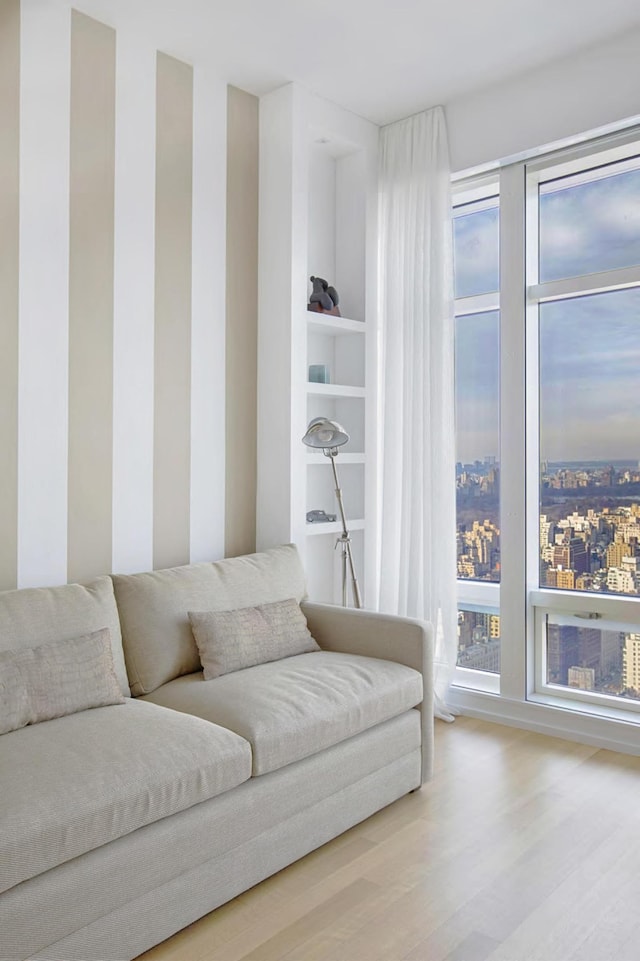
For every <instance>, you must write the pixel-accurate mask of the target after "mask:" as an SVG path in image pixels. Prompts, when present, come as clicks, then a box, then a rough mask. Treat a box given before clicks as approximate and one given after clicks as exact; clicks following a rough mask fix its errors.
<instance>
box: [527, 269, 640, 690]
mask: <svg viewBox="0 0 640 961" xmlns="http://www.w3.org/2000/svg"><path fill="white" fill-rule="evenodd" d="M639 383H640V289H637V288H634V289H630V290H619V291H612V292H608V293H603V294H596V295H592V296H588V297H579V298H572V299H569V300H562V301H556V302H553V303H545V304H541V305H540V457H541V471H540V585H541V586H542V587H557V588H561V589H565V590H576V591H604V592H607V593H616V594H627V595H637V594H638V589H639V586H640V464H639V461H638V458H639V457H640V404H639V403H638V384H639ZM563 683H564V682H563Z"/></svg>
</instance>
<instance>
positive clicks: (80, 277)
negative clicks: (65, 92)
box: [43, 10, 116, 581]
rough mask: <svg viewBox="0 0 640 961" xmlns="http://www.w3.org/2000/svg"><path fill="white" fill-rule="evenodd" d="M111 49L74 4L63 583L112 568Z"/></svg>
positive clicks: (106, 30)
mask: <svg viewBox="0 0 640 961" xmlns="http://www.w3.org/2000/svg"><path fill="white" fill-rule="evenodd" d="M115 53H116V37H115V32H114V31H113V30H112V29H111V28H110V27H107V26H104V25H103V24H101V23H98V22H97V21H96V20H92V19H91V18H89V17H87V16H85V15H84V14H81V13H78V12H77V11H75V10H73V11H72V14H71V139H70V173H69V193H70V199H69V204H70V209H69V480H68V484H69V487H68V490H69V494H68V579H69V580H70V581H74V580H85V579H88V578H90V577H93V576H95V575H97V574H104V573H107V572H108V571H110V570H111V554H112V552H111V541H112V522H111V519H112V458H113V453H112V451H113V414H112V410H113V244H114V212H113V211H114V181H115V159H114V158H115V90H116V87H115ZM43 483H46V478H43Z"/></svg>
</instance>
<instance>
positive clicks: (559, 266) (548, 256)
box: [540, 170, 640, 282]
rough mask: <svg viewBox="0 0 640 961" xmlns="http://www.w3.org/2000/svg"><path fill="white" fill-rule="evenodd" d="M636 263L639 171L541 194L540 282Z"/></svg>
mask: <svg viewBox="0 0 640 961" xmlns="http://www.w3.org/2000/svg"><path fill="white" fill-rule="evenodd" d="M638 263H640V170H629V171H626V172H624V173H619V174H615V175H612V176H608V177H603V178H601V179H598V180H592V181H588V182H586V183H581V184H573V185H572V186H567V187H564V188H563V187H560V188H558V189H554V190H553V191H552V192H550V193H544V188H543V191H542V192H541V196H540V280H541V281H542V282H544V281H549V280H558V279H559V278H562V277H571V276H576V275H579V274H588V273H594V272H597V271H601V270H613V269H616V268H619V267H628V266H631V265H632V264H638Z"/></svg>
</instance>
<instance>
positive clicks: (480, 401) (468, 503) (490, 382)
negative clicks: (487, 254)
mask: <svg viewBox="0 0 640 961" xmlns="http://www.w3.org/2000/svg"><path fill="white" fill-rule="evenodd" d="M455 352H456V355H455V385H456V452H457V456H456V460H457V464H456V505H457V554H458V577H461V578H472V579H474V580H483V581H499V580H500V462H499V445H500V381H499V374H500V328H499V313H498V311H495V310H494V311H487V312H485V313H481V314H468V315H465V316H463V317H456V340H455Z"/></svg>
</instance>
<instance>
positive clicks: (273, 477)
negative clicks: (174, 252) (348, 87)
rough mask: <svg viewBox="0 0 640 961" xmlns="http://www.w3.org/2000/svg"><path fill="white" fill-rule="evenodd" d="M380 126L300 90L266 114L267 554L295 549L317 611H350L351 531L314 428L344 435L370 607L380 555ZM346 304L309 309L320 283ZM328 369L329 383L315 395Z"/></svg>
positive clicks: (261, 379)
mask: <svg viewBox="0 0 640 961" xmlns="http://www.w3.org/2000/svg"><path fill="white" fill-rule="evenodd" d="M377 142H378V129H377V127H376V126H375V125H373V124H370V123H368V122H367V121H365V120H362V119H361V118H359V117H356V116H354V115H353V114H350V113H349V112H348V111H344V110H342V109H340V108H338V107H336V106H335V105H333V104H330V103H328V102H326V101H323V100H321V99H320V98H318V97H315V96H313V95H311V94H309V93H308V92H306V91H304V90H302V89H301V88H299V87H297V86H296V85H294V84H289V85H287V86H286V87H282V88H280V89H279V90H276V91H274V92H273V93H271V94H268V95H267V96H265V97H263V98H262V100H261V105H260V285H259V346H258V503H257V545H258V548H259V549H261V548H264V547H269V546H272V545H274V544H278V543H282V542H284V541H294V542H295V543H296V544H297V545H298V547H299V549H300V551H301V553H302V555H303V560H304V564H305V568H306V571H307V577H308V588H309V596H310V597H311V598H312V599H313V600H319V601H326V602H332V603H339V602H340V597H341V586H340V552H339V551H336V550H335V546H336V538H337V535H339V534H340V533H341V530H342V528H341V525H340V523H339V520H338V521H336V522H332V523H326V522H325V523H315V524H310V523H307V521H306V514H307V512H308V511H310V510H315V509H321V510H324V511H326V512H327V513H328V514H336V515H338V519H339V512H338V505H337V502H336V497H335V489H334V480H333V472H332V470H331V464H330V461H329V459H328V458H327V457H325V456H324V455H323V454H322V453H321V452H314V451H310V450H309V449H308V448H306V447H305V446H304V445H303V444H302V436H303V434H304V433H305V430H306V427H307V424H308V422H309V421H310V420H311V419H312V418H313V417H319V416H323V417H329V418H330V419H332V420H337V421H338V422H339V423H340V424H342V425H343V426H344V428H345V429H346V431H347V432H348V433H349V435H350V440H349V443H348V444H346V445H345V446H344V447H342V448H340V453H339V455H338V457H337V461H336V464H337V468H338V473H339V477H340V484H341V487H342V490H343V496H344V504H345V510H346V513H347V518H348V526H349V530H350V532H351V534H352V544H353V553H354V558H355V562H356V568H357V572H358V579H359V582H360V587H361V590H362V593H363V595H364V602H365V606H366V602H367V594H368V593H369V592H370V591H371V590H372V586H373V579H374V577H375V559H376V556H377V529H376V523H375V503H376V486H377V469H376V464H377V456H376V435H377V430H376V423H375V410H376V388H377V384H376V371H377V356H376V349H377V337H376V334H377V319H376V315H375V302H376V295H375V264H376V250H375V242H376V230H375V217H376V171H377ZM312 275H313V276H317V277H324V278H325V279H327V280H328V281H329V283H331V284H333V286H335V287H336V289H337V290H338V292H339V294H340V313H341V315H342V316H334V315H332V314H327V313H318V312H315V311H311V310H308V309H307V304H308V300H309V295H310V293H311V289H312V285H311V283H310V281H309V278H310V277H311V276H312ZM312 365H313V366H315V365H324V366H325V367H326V369H327V371H328V375H329V377H328V380H329V382H328V383H317V382H312V381H311V380H310V379H309V368H310V367H311V366H312Z"/></svg>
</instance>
